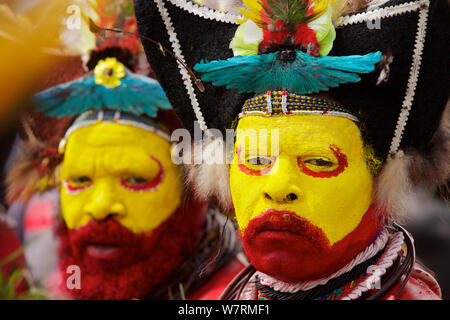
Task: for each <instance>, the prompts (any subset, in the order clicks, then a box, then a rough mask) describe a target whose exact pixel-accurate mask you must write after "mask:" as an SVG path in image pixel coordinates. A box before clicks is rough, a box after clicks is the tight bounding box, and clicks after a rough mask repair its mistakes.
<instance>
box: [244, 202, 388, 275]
mask: <svg viewBox="0 0 450 320" xmlns="http://www.w3.org/2000/svg"><path fill="white" fill-rule="evenodd" d="M375 215H376V213H375V210H371V209H369V210H368V211H367V212H366V214H365V215H364V217H363V219H362V220H361V222H360V224H359V225H358V227H357V228H356V229H355V230H354V231H352V232H351V233H349V234H348V235H347V236H345V237H344V238H343V239H342V240H340V241H338V242H336V243H335V244H333V245H332V246H330V243H329V241H328V238H327V237H326V235H325V233H324V232H323V231H322V230H321V229H320V228H318V227H316V226H314V225H312V224H311V223H310V222H309V221H308V220H306V219H304V218H301V217H299V216H298V215H296V214H295V213H293V212H288V211H278V210H268V211H266V212H264V213H263V214H261V215H259V216H257V217H256V218H254V219H252V220H251V221H250V223H249V224H248V226H247V228H246V229H245V230H244V232H243V237H242V240H243V245H244V250H245V253H246V254H247V256H248V258H249V260H250V262H251V263H252V265H253V266H254V267H255V269H256V270H258V271H261V272H263V273H265V274H267V275H269V276H272V277H274V278H276V279H278V280H281V281H283V282H288V283H295V282H300V281H307V280H316V279H320V278H323V277H328V276H330V275H331V274H333V273H334V272H336V271H338V270H339V269H341V268H343V267H344V266H345V265H346V264H347V263H349V262H350V261H351V260H352V259H353V258H354V257H356V255H357V254H358V253H359V252H361V251H362V250H363V249H364V248H365V247H366V246H367V245H369V244H370V242H371V241H373V240H374V239H375V237H376V234H377V232H378V230H379V229H380V227H381V224H380V222H379V219H374V218H375Z"/></svg>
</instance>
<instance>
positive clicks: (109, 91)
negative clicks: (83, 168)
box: [33, 58, 172, 118]
mask: <svg viewBox="0 0 450 320" xmlns="http://www.w3.org/2000/svg"><path fill="white" fill-rule="evenodd" d="M33 103H34V105H35V107H36V109H37V110H38V111H41V112H44V113H45V114H46V115H48V116H56V117H59V118H60V117H64V116H78V115H81V114H83V113H84V112H86V111H88V110H93V109H94V110H95V109H97V110H100V109H111V110H115V111H121V112H126V113H130V114H134V115H137V116H140V115H147V116H149V117H151V118H156V116H157V112H158V110H159V109H162V110H169V109H172V106H171V104H170V102H169V100H168V99H167V97H166V94H165V92H164V90H163V89H162V88H161V86H160V85H159V83H158V82H157V81H156V80H154V79H151V78H148V77H145V76H142V75H138V74H135V73H132V72H129V71H128V70H124V66H123V65H122V64H121V63H120V62H117V60H116V59H115V58H107V59H106V60H101V61H99V64H98V65H97V67H96V68H95V70H94V74H90V75H86V76H84V77H82V78H80V79H78V80H75V81H71V82H68V83H64V84H61V85H58V86H56V87H53V88H50V89H47V90H45V91H42V92H40V93H38V94H36V95H35V96H34V98H33Z"/></svg>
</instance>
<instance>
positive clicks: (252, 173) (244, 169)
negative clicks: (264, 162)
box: [236, 147, 277, 176]
mask: <svg viewBox="0 0 450 320" xmlns="http://www.w3.org/2000/svg"><path fill="white" fill-rule="evenodd" d="M236 154H237V158H238V168H239V170H241V171H242V172H243V173H245V174H247V175H250V176H262V175H265V174H267V173H269V171H270V170H272V168H273V166H274V165H275V160H276V159H277V158H276V157H271V159H272V164H271V165H270V166H269V167H266V168H262V169H260V170H253V169H250V168H249V167H247V166H246V165H245V164H243V163H241V148H240V147H238V148H237V149H236Z"/></svg>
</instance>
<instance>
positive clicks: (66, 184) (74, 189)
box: [64, 179, 92, 193]
mask: <svg viewBox="0 0 450 320" xmlns="http://www.w3.org/2000/svg"><path fill="white" fill-rule="evenodd" d="M90 186H92V182H91V183H88V184H86V185H82V186H79V187H74V186H72V185H71V184H70V182H69V181H68V180H67V179H66V180H64V187H65V188H66V190H67V192H69V193H78V192H80V191H82V190H84V189H87V188H89V187H90Z"/></svg>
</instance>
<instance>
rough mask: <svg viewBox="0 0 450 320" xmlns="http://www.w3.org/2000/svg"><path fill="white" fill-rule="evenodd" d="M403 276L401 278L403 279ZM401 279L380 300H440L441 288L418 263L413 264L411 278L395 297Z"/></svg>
mask: <svg viewBox="0 0 450 320" xmlns="http://www.w3.org/2000/svg"><path fill="white" fill-rule="evenodd" d="M403 279H404V278H402V280H403ZM401 283H402V282H401V281H398V283H397V284H396V285H395V286H394V287H393V288H392V290H390V291H389V292H388V293H387V294H386V295H384V296H383V297H382V298H381V299H380V300H442V294H441V289H440V287H439V285H438V283H437V281H436V280H435V279H434V277H433V276H432V275H431V274H430V273H429V272H428V271H426V270H424V269H423V268H422V267H420V266H419V265H417V264H416V265H415V266H414V270H413V272H412V275H411V278H409V280H408V283H407V284H406V285H405V287H404V288H403V290H402V291H400V293H399V294H398V295H397V296H396V297H395V296H394V294H395V293H396V292H397V290H398V289H399V288H400V285H401Z"/></svg>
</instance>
